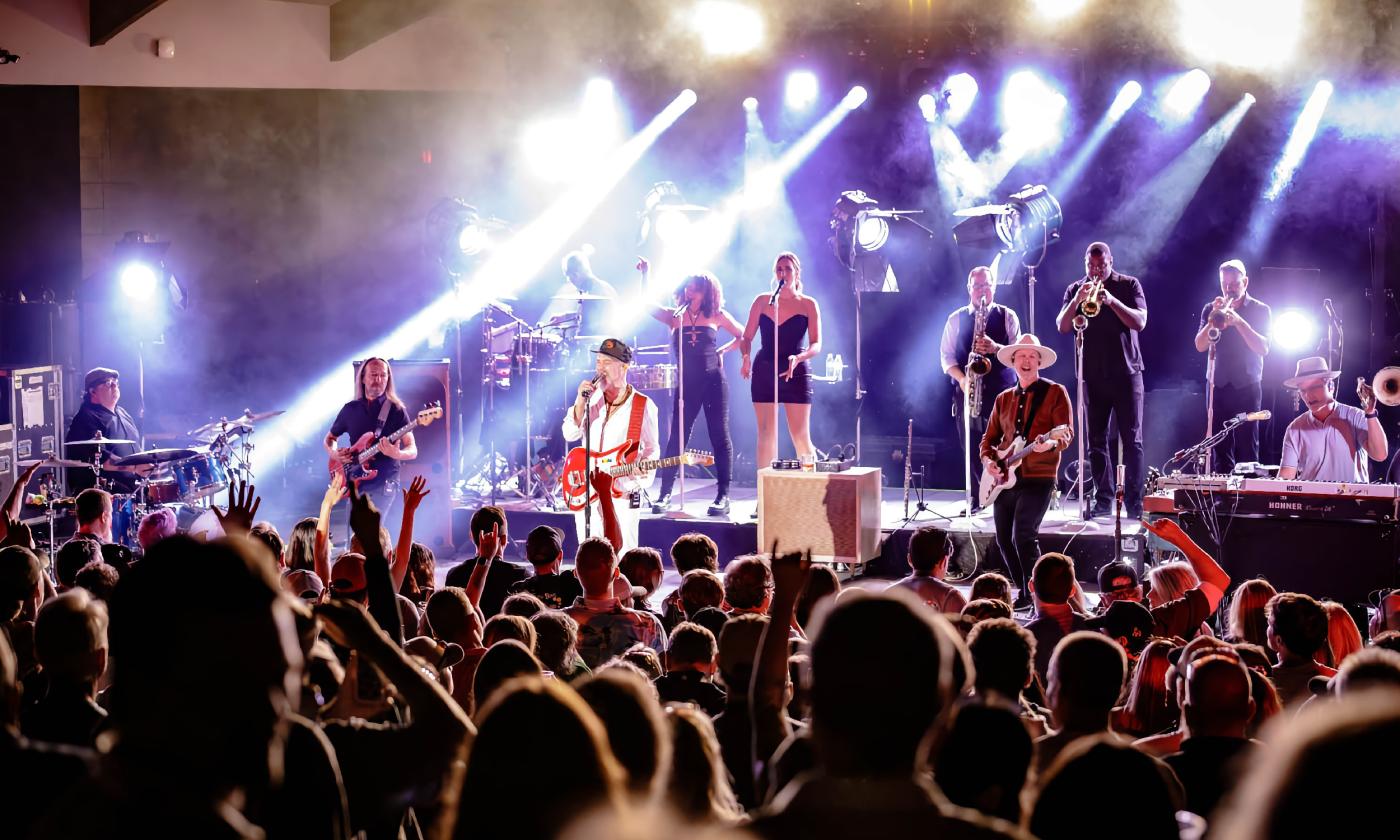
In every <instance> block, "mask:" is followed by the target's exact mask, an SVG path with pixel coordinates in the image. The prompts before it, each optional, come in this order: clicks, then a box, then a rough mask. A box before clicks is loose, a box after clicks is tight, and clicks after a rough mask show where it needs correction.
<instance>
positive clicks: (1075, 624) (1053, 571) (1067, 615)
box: [1026, 551, 1089, 684]
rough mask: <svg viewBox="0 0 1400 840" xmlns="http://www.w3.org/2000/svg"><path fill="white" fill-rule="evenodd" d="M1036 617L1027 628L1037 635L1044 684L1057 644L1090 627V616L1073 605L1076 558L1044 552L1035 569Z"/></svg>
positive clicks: (1037, 664) (1037, 660) (1037, 659)
mask: <svg viewBox="0 0 1400 840" xmlns="http://www.w3.org/2000/svg"><path fill="white" fill-rule="evenodd" d="M1030 584H1031V595H1032V596H1033V597H1034V603H1035V618H1034V619H1032V620H1031V621H1030V622H1029V623H1027V624H1026V629H1027V630H1029V631H1030V632H1031V635H1032V636H1034V637H1035V648H1036V654H1035V673H1036V676H1038V677H1040V681H1041V683H1042V684H1044V683H1046V680H1047V676H1048V672H1049V670H1050V656H1051V654H1053V653H1054V652H1055V645H1056V644H1058V643H1059V641H1060V640H1061V639H1063V638H1065V637H1066V636H1068V635H1069V634H1070V633H1073V632H1075V631H1076V630H1084V629H1086V628H1088V626H1089V623H1088V619H1087V618H1085V617H1084V616H1083V615H1081V614H1080V613H1077V612H1075V611H1074V608H1073V607H1071V606H1070V603H1069V599H1070V595H1071V594H1072V593H1073V592H1074V588H1075V584H1074V561H1073V560H1071V559H1070V558H1069V557H1067V556H1065V555H1063V554H1060V553H1059V552H1054V551H1051V552H1048V553H1046V554H1042V555H1041V556H1040V559H1039V560H1036V561H1035V566H1034V567H1032V568H1031V580H1030Z"/></svg>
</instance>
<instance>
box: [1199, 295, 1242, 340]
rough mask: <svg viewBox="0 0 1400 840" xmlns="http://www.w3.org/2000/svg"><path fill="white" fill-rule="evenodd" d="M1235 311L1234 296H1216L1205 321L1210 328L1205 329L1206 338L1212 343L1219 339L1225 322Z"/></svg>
mask: <svg viewBox="0 0 1400 840" xmlns="http://www.w3.org/2000/svg"><path fill="white" fill-rule="evenodd" d="M1234 311H1235V300H1234V298H1216V299H1215V302H1214V303H1212V304H1211V309H1210V315H1209V316H1207V318H1206V321H1207V323H1209V324H1210V328H1209V329H1208V330H1206V338H1208V339H1210V341H1211V342H1212V343H1214V342H1217V341H1219V340H1220V333H1221V332H1222V331H1223V330H1224V329H1225V322H1226V320H1227V319H1228V317H1229V316H1230V315H1231V314H1233V313H1234Z"/></svg>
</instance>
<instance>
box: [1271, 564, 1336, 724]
mask: <svg viewBox="0 0 1400 840" xmlns="http://www.w3.org/2000/svg"><path fill="white" fill-rule="evenodd" d="M1264 609H1265V615H1267V616H1268V619H1269V627H1268V635H1269V649H1270V650H1272V651H1273V652H1274V654H1275V655H1276V656H1277V657H1278V663H1277V664H1276V665H1275V666H1274V669H1273V676H1272V678H1271V679H1272V680H1273V683H1274V687H1275V688H1277V689H1278V696H1279V700H1281V701H1282V702H1283V705H1284V708H1290V707H1296V706H1298V705H1299V704H1301V703H1302V702H1303V701H1304V700H1307V699H1308V698H1309V697H1311V696H1312V691H1311V689H1310V688H1309V687H1308V681H1309V680H1311V679H1312V678H1313V677H1317V676H1323V677H1330V676H1332V675H1334V674H1336V673H1337V672H1336V670H1334V669H1332V668H1329V667H1327V666H1326V665H1323V664H1322V663H1320V662H1318V661H1317V657H1318V655H1319V653H1320V652H1321V651H1322V650H1323V649H1324V648H1325V647H1326V646H1327V611H1326V610H1324V609H1323V608H1322V605H1321V604H1319V603H1318V602H1317V601H1315V600H1313V599H1312V598H1310V597H1308V596H1307V595H1303V594H1300V593H1297V592H1280V593H1279V594H1277V595H1275V596H1274V597H1272V598H1270V599H1269V603H1268V605H1267V606H1266V607H1265V608H1264Z"/></svg>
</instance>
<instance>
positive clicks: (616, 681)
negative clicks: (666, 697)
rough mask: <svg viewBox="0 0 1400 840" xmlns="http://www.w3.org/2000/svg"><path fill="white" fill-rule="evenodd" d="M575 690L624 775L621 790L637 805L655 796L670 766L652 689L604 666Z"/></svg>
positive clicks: (623, 670)
mask: <svg viewBox="0 0 1400 840" xmlns="http://www.w3.org/2000/svg"><path fill="white" fill-rule="evenodd" d="M575 687H576V688H577V689H578V693H579V696H580V697H582V698H583V702H585V703H587V704H588V706H589V708H591V709H592V710H593V713H594V714H596V715H597V716H598V719H599V720H601V721H602V722H603V730H604V731H605V732H606V733H607V736H608V744H609V746H610V747H611V748H612V753H613V756H614V757H616V758H617V761H618V763H619V764H621V765H622V769H623V770H624V771H625V772H626V773H627V790H628V792H629V793H630V794H631V795H632V796H633V797H635V798H636V800H637V801H639V802H649V801H651V800H652V799H653V798H654V797H655V796H657V795H658V794H659V793H660V792H661V784H662V782H663V777H664V775H665V771H666V767H667V766H668V765H669V764H670V763H671V739H670V738H669V737H667V734H668V733H667V731H666V719H665V716H664V714H663V713H662V711H661V704H660V703H658V702H657V699H656V689H655V688H654V687H653V686H652V684H651V683H650V682H649V681H648V680H647V679H646V678H645V677H643V676H641V675H640V674H637V673H636V672H635V671H634V670H633V669H631V668H626V667H622V668H619V667H616V666H613V665H610V666H608V667H606V668H604V669H602V670H600V671H597V672H596V673H594V674H593V675H592V676H589V677H586V678H584V679H582V680H579V681H578V682H577V683H576V684H575Z"/></svg>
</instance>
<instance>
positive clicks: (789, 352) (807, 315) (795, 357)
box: [739, 251, 822, 469]
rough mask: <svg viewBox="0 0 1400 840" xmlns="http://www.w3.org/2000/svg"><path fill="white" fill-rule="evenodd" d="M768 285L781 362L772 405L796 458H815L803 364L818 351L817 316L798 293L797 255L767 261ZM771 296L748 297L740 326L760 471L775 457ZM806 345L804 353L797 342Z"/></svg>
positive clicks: (819, 323) (811, 300) (814, 307)
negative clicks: (782, 418) (756, 343)
mask: <svg viewBox="0 0 1400 840" xmlns="http://www.w3.org/2000/svg"><path fill="white" fill-rule="evenodd" d="M773 285H774V286H775V287H776V288H777V295H776V297H777V303H778V305H777V308H776V317H777V318H778V319H780V320H781V323H780V324H778V327H777V344H778V352H777V354H776V355H777V357H778V358H779V359H780V360H782V363H783V364H782V367H781V368H779V370H780V371H781V374H780V375H779V377H778V388H777V390H778V394H777V399H778V402H780V403H782V404H783V408H784V412H785V413H786V415H787V427H788V434H789V435H791V436H792V443H793V446H794V447H795V448H796V450H797V455H798V457H799V458H800V457H802V456H807V457H810V458H815V457H816V448H815V447H813V446H812V383H811V379H810V377H809V373H808V370H807V360H808V359H810V358H812V357H813V356H816V355H817V354H818V353H820V352H821V349H822V340H821V334H822V315H821V309H820V308H819V307H818V306H817V301H816V299H815V298H813V297H811V296H809V295H805V294H803V293H802V264H801V263H800V262H798V259H797V255H796V254H793V253H791V252H788V251H784V252H783V253H781V254H779V255H778V258H777V260H775V261H774V263H773ZM773 297H774V295H773V294H762V295H759V296H758V297H756V298H754V301H753V304H752V305H751V306H750V307H749V320H748V324H747V326H745V328H744V337H743V339H742V341H743V351H744V364H743V366H742V367H741V368H740V369H739V373H740V375H741V376H743V377H744V378H745V379H749V378H750V374H752V384H751V389H750V393H751V394H752V396H753V408H754V415H755V416H756V417H757V419H758V459H757V462H756V463H757V464H758V467H759V468H760V469H762V468H764V467H767V466H769V465H770V464H771V463H772V462H773V459H775V458H777V457H778V430H777V429H776V428H775V423H774V418H773V396H774V395H773V364H774V352H773V332H774V329H773V319H774V317H775V314H774V313H775V309H774V306H773V303H772V299H773ZM755 334H759V335H760V341H761V343H760V347H759V348H758V354H757V355H755V356H754V358H753V362H752V364H750V361H749V351H750V349H751V347H752V344H753V339H754V335H755ZM804 340H805V341H806V343H807V346H806V348H805V349H804V348H803V346H802V344H803V341H804Z"/></svg>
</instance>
